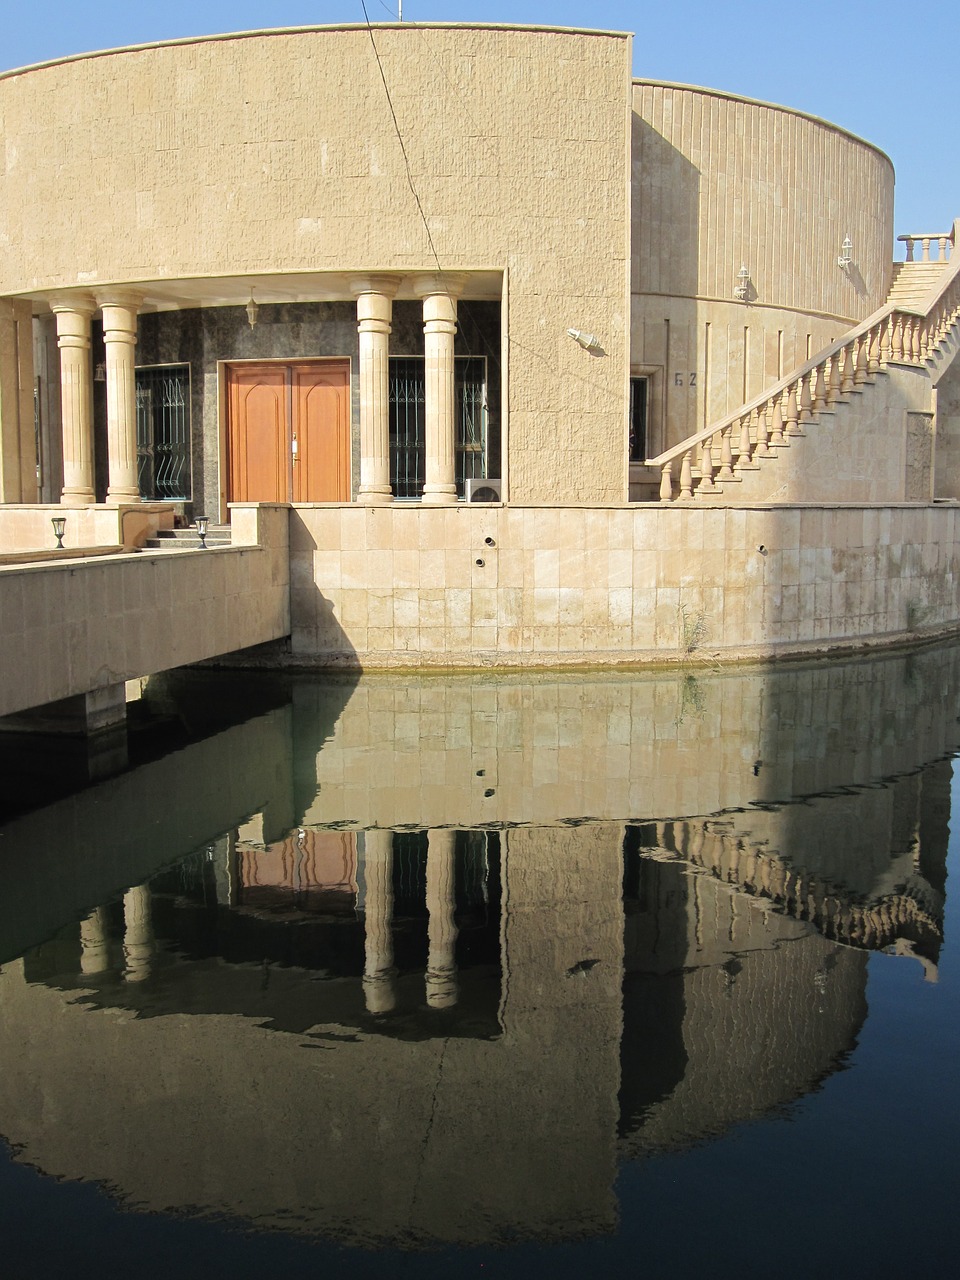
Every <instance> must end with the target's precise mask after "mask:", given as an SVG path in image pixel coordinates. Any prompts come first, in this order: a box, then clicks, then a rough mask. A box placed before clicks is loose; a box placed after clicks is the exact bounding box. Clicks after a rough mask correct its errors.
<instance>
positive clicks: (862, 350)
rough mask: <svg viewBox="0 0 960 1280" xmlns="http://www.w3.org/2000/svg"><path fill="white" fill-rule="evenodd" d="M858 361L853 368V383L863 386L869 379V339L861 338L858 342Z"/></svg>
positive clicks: (856, 385)
mask: <svg viewBox="0 0 960 1280" xmlns="http://www.w3.org/2000/svg"><path fill="white" fill-rule="evenodd" d="M856 347H857V361H856V365H855V366H854V370H853V385H854V386H855V387H862V386H863V384H864V383H865V382H866V380H867V340H866V338H860V339H858V341H857V344H856Z"/></svg>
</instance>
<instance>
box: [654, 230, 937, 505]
mask: <svg viewBox="0 0 960 1280" xmlns="http://www.w3.org/2000/svg"><path fill="white" fill-rule="evenodd" d="M958 229H960V220H958V222H957V223H955V224H954V229H953V231H951V232H950V233H949V234H943V235H924V236H901V237H900V239H901V240H905V241H906V242H907V261H906V262H903V263H898V264H896V266H895V270H894V276H893V282H892V285H891V289H890V293H889V295H888V298H887V301H886V303H885V304H884V305H883V306H882V307H881V308H880V309H879V310H878V311H876V312H874V314H873V315H872V316H869V317H868V318H867V319H866V320H864V321H863V322H862V323H861V324H859V325H857V326H856V327H854V328H853V329H851V330H849V332H847V333H846V334H844V335H843V336H842V337H841V338H839V339H837V341H836V342H834V343H832V344H831V345H830V346H829V347H826V348H824V350H822V351H820V352H819V353H818V354H817V355H815V356H813V357H812V359H810V360H809V361H807V363H806V364H805V365H802V366H801V367H800V368H799V369H796V370H794V371H793V372H792V373H790V374H788V375H787V377H785V378H783V379H781V380H780V382H778V383H777V384H776V385H774V386H773V387H770V388H769V389H768V390H766V391H765V392H764V393H763V394H761V395H759V396H757V397H755V398H754V399H753V400H751V401H748V402H747V403H746V404H743V405H741V406H740V408H738V409H736V410H734V412H733V413H731V414H729V415H728V416H727V417H726V418H724V419H722V420H720V421H719V422H715V423H713V424H711V425H710V426H709V427H706V428H705V429H704V430H703V431H701V432H699V433H698V434H696V435H693V436H690V437H688V438H687V439H686V440H683V441H681V442H680V443H679V444H677V445H674V446H673V447H672V448H670V449H667V450H665V451H664V452H663V453H661V454H659V455H658V456H657V457H656V458H650V459H648V460H647V466H650V467H656V468H657V469H658V470H659V471H660V494H659V496H660V500H661V501H662V502H670V501H677V500H682V499H687V500H690V499H694V500H700V501H703V502H714V503H715V502H717V501H720V502H721V503H723V502H729V501H730V498H731V497H732V495H733V494H734V493H735V494H736V501H738V502H745V501H746V502H750V501H761V502H763V501H789V500H803V501H815V500H817V499H818V498H819V497H822V498H823V500H827V501H837V500H838V497H837V494H836V492H833V493H829V492H825V493H824V494H823V495H820V494H818V493H816V486H817V479H816V476H815V475H814V478H813V479H812V480H811V481H810V482H808V483H807V484H806V486H804V485H803V484H802V483H801V484H800V486H799V489H798V490H797V492H792V491H791V490H792V489H793V488H794V487H795V485H796V477H797V476H801V477H802V476H803V473H804V467H805V466H809V462H810V458H809V457H808V459H807V461H806V462H805V463H804V462H800V461H799V459H797V458H794V459H793V460H792V463H793V465H792V466H790V467H786V468H781V471H783V472H785V475H784V476H783V477H782V479H781V481H779V482H778V481H777V480H775V479H773V476H772V474H771V472H770V470H769V469H770V467H771V466H773V465H774V464H775V462H776V460H777V459H778V457H781V456H785V457H786V456H789V454H788V452H787V451H791V450H796V449H797V446H798V444H800V443H801V442H802V441H803V439H804V438H805V437H806V436H807V435H808V433H809V434H812V435H814V436H816V428H817V426H818V424H825V423H827V422H829V423H830V424H831V425H832V426H833V428H834V431H835V432H836V435H837V437H838V438H839V437H841V436H842V437H843V438H844V439H845V440H849V439H854V440H856V439H858V438H859V436H860V435H861V434H862V437H863V451H862V457H858V459H857V469H858V470H859V471H860V472H861V474H863V475H864V476H867V477H868V476H869V467H870V461H869V460H870V450H871V441H870V438H869V437H870V429H871V424H872V423H875V422H876V419H877V416H878V414H880V415H881V416H882V413H883V401H882V400H878V399H877V395H876V394H875V395H874V396H870V395H862V394H861V393H863V392H868V391H869V389H870V387H871V386H873V385H875V384H876V383H878V381H880V380H881V379H882V378H883V377H884V375H886V374H888V373H892V372H894V371H895V370H896V369H897V368H901V369H907V370H913V371H915V372H917V371H919V372H923V373H925V374H927V375H929V373H930V372H931V371H932V370H936V369H937V368H938V366H941V365H942V364H943V363H944V362H945V361H949V360H951V359H952V358H953V356H954V354H955V353H956V351H957V348H958V346H960V252H958V253H956V254H954V255H953V256H952V258H949V259H948V256H947V254H948V246H951V245H953V244H954V243H955V242H956V239H957V235H958ZM931 247H932V249H933V253H932V254H931ZM918 251H919V254H920V256H919V257H918V256H917V253H918ZM834 431H831V432H830V435H829V436H828V437H825V439H826V440H829V439H831V438H833V436H834ZM827 447H830V446H829V445H828V446H827ZM874 447H875V446H874ZM802 456H803V455H801V457H802ZM811 456H812V455H811ZM829 466H830V459H826V460H825V461H824V460H820V470H821V472H822V471H823V470H824V469H827V470H829ZM764 473H766V474H764ZM791 479H793V484H791ZM783 480H786V484H784V483H783ZM678 482H679V483H678ZM834 488H836V485H834ZM904 496H905V495H902V494H901V495H899V497H900V499H902V498H903V497H904ZM848 500H851V501H859V500H887V501H893V500H898V499H897V498H896V497H895V496H894V495H892V494H891V495H884V496H882V497H881V496H879V495H876V496H875V495H873V494H870V493H867V492H866V490H865V491H864V493H863V494H859V495H857V494H853V493H851V494H850V496H849V499H848Z"/></svg>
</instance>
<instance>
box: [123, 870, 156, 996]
mask: <svg viewBox="0 0 960 1280" xmlns="http://www.w3.org/2000/svg"><path fill="white" fill-rule="evenodd" d="M123 955H124V959H125V960H126V970H125V971H124V975H123V976H124V977H125V978H126V980H127V982H143V980H144V978H149V976H150V962H151V960H152V959H153V921H152V918H151V914H150V890H149V888H148V887H147V885H145V884H138V885H135V886H134V887H133V888H132V889H128V890H127V892H126V893H125V894H124V895H123Z"/></svg>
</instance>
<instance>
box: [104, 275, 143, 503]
mask: <svg viewBox="0 0 960 1280" xmlns="http://www.w3.org/2000/svg"><path fill="white" fill-rule="evenodd" d="M97 301H98V302H99V303H100V306H101V309H102V311H103V345H104V350H105V352H106V366H107V456H108V463H109V484H108V487H107V501H108V502H111V503H113V504H115V505H119V504H120V503H122V502H139V501H140V484H139V480H138V478H137V389H136V382H135V378H134V348H135V347H136V345H137V306H138V305H139V303H140V296H139V294H131V293H127V292H123V293H111V294H104V295H102V296H100V297H98V299H97Z"/></svg>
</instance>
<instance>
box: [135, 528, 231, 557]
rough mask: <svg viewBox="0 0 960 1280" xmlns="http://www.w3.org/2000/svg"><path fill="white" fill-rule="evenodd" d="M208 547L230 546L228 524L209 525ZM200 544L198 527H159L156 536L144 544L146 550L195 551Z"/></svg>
mask: <svg viewBox="0 0 960 1280" xmlns="http://www.w3.org/2000/svg"><path fill="white" fill-rule="evenodd" d="M206 541H207V546H208V547H228V546H230V541H231V532H230V526H229V525H228V524H214V525H209V526H208V527H207V539H206ZM199 546H200V535H199V534H198V533H197V531H196V529H158V530H157V534H156V537H153V538H147V539H146V541H145V542H144V544H143V550H145V551H195V550H196V549H197V547H199Z"/></svg>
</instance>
